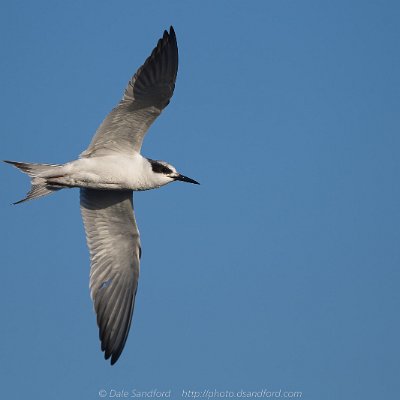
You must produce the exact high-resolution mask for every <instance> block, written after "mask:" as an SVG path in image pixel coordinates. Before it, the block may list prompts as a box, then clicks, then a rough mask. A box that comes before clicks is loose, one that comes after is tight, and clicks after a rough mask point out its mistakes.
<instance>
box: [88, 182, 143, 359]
mask: <svg viewBox="0 0 400 400" xmlns="http://www.w3.org/2000/svg"><path fill="white" fill-rule="evenodd" d="M80 192H81V195H80V202H81V213H82V218H83V223H84V226H85V231H86V240H87V244H88V247H89V252H90V260H91V269H90V293H91V297H92V300H93V303H94V309H95V311H96V314H97V324H98V326H99V330H100V332H99V333H100V340H101V350H102V351H104V353H105V354H104V357H105V359H106V360H107V359H108V358H110V357H111V365H112V364H114V363H115V362H116V361H117V360H118V358H119V356H120V355H121V352H122V350H123V348H124V346H125V342H126V339H127V337H128V332H129V328H130V325H131V319H132V313H133V308H134V304H135V295H136V290H137V286H138V279H139V260H140V254H141V250H140V238H139V231H138V228H137V226H136V221H135V216H134V214H133V203H132V191H117V190H115V191H106V190H94V189H81V190H80Z"/></svg>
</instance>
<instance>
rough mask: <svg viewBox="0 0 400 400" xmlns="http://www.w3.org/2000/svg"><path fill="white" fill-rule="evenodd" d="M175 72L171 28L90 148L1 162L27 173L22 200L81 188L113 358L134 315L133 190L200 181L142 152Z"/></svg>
mask: <svg viewBox="0 0 400 400" xmlns="http://www.w3.org/2000/svg"><path fill="white" fill-rule="evenodd" d="M177 72H178V46H177V42H176V36H175V32H174V29H173V27H172V26H171V27H170V30H169V32H167V31H164V34H163V37H162V38H161V39H159V41H158V43H157V46H156V47H155V48H154V50H153V51H152V53H151V55H150V56H149V57H148V58H147V60H146V61H145V63H144V64H143V65H142V66H141V67H140V68H139V69H138V70H137V72H136V73H135V75H133V77H132V79H131V80H130V81H129V83H128V85H127V87H126V89H125V92H124V95H123V97H122V100H121V101H120V102H119V104H118V105H117V106H116V107H115V108H114V109H113V110H112V111H111V112H110V113H109V114H108V115H107V117H106V118H105V119H104V121H103V122H102V124H101V125H100V127H99V128H98V129H97V131H96V133H95V135H94V137H93V139H92V142H91V143H90V145H89V147H88V148H87V149H86V150H85V151H84V152H83V153H81V154H80V156H79V158H78V159H77V160H75V161H71V162H68V163H66V164H36V163H25V162H16V161H5V162H6V163H9V164H12V165H13V166H15V167H16V168H18V169H20V170H21V171H22V172H24V173H26V174H28V175H29V177H30V178H31V185H32V186H31V190H30V191H29V193H28V194H27V196H26V198H24V199H22V200H20V201H18V202H16V203H14V204H19V203H22V202H25V201H27V200H32V199H37V198H39V197H42V196H45V195H48V194H50V193H53V192H55V191H58V190H60V189H64V188H75V187H77V188H79V189H80V208H81V213H82V218H83V223H84V227H85V232H86V240H87V245H88V248H89V253H90V263H91V268H90V285H89V287H90V295H91V298H92V301H93V304H94V310H95V312H96V315H97V324H98V327H99V336H100V341H101V350H102V351H103V352H104V358H105V359H106V360H108V359H109V358H111V360H110V362H111V365H113V364H115V363H116V362H117V360H118V358H119V357H120V355H121V353H122V350H123V349H124V346H125V343H126V339H127V337H128V332H129V328H130V325H131V321H132V314H133V308H134V305H135V296H136V291H137V287H138V279H139V264H140V257H141V244H140V236H139V230H138V227H137V225H136V221H135V216H134V213H133V191H136V190H138V191H139V190H149V189H154V188H158V187H160V186H163V185H166V184H168V183H171V182H174V181H182V182H189V183H194V184H199V183H198V182H196V181H195V180H193V179H191V178H188V177H187V176H184V175H181V174H180V173H178V172H177V170H176V168H175V167H173V166H172V165H171V164H168V163H166V162H164V161H156V160H153V159H150V158H146V157H143V156H142V155H141V154H140V151H141V147H142V142H143V138H144V136H145V134H146V132H147V130H148V129H149V127H150V125H151V124H152V123H153V122H154V121H155V119H156V118H157V117H158V116H159V115H160V114H161V112H162V110H163V109H164V108H165V107H166V106H167V105H168V104H169V102H170V99H171V97H172V95H173V92H174V88H175V81H176V75H177Z"/></svg>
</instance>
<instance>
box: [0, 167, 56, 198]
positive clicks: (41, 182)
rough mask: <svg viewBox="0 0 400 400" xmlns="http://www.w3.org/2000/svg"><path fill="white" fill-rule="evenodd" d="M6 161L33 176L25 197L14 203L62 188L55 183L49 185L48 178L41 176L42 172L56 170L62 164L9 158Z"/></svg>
mask: <svg viewBox="0 0 400 400" xmlns="http://www.w3.org/2000/svg"><path fill="white" fill-rule="evenodd" d="M4 162H6V163H7V164H11V165H13V166H14V167H16V168H18V169H19V170H21V171H22V172H25V173H26V174H27V175H29V176H30V178H31V185H32V186H31V190H30V191H29V192H28V194H27V195H26V197H25V198H24V199H22V200H20V201H17V202H16V203H13V204H19V203H23V202H24V201H27V200H33V199H37V198H39V197H42V196H46V195H48V194H50V193H53V192H56V191H57V190H60V189H62V186H55V185H54V184H53V185H49V184H48V183H47V180H46V178H43V177H41V176H40V175H41V174H43V175H46V173H47V172H50V171H54V169H55V168H60V167H61V166H62V165H60V164H35V163H23V162H17V161H7V160H4Z"/></svg>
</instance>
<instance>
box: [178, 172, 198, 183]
mask: <svg viewBox="0 0 400 400" xmlns="http://www.w3.org/2000/svg"><path fill="white" fill-rule="evenodd" d="M174 179H175V180H176V181H182V182H189V183H194V184H195V185H200V183H199V182H197V181H195V180H194V179H191V178H188V177H187V176H185V175H181V174H177V175H176V176H175V177H174Z"/></svg>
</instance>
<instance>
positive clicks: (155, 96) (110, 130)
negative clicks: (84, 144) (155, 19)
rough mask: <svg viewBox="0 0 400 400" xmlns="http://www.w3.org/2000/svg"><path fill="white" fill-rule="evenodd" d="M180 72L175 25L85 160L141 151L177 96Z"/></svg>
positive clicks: (130, 86) (99, 132)
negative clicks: (175, 94)
mask: <svg viewBox="0 0 400 400" xmlns="http://www.w3.org/2000/svg"><path fill="white" fill-rule="evenodd" d="M177 72H178V47H177V43H176V36H175V32H174V29H173V28H172V26H171V28H170V31H169V33H168V32H167V31H164V35H163V37H162V38H161V39H160V40H159V41H158V43H157V46H156V47H155V49H154V50H153V52H152V53H151V55H150V57H149V58H148V59H147V60H146V62H145V63H144V64H143V65H142V66H141V67H140V68H139V69H138V70H137V72H136V74H135V75H134V76H133V77H132V79H131V80H130V82H129V83H128V86H127V88H126V89H125V93H124V97H123V98H122V100H121V101H120V103H119V104H118V106H117V107H116V108H114V109H113V110H112V111H111V112H110V114H108V115H107V117H106V119H105V120H104V121H103V123H102V124H101V125H100V127H99V128H98V129H97V132H96V134H95V136H94V137H93V139H92V142H91V143H90V145H89V147H88V149H87V150H85V151H84V152H83V153H82V154H81V157H93V156H101V155H106V154H110V152H118V153H126V154H132V152H133V151H137V152H140V149H141V147H142V142H143V138H144V135H145V134H146V132H147V130H148V129H149V127H150V125H151V124H152V123H153V122H154V120H155V119H156V118H157V117H158V116H159V115H160V113H161V111H162V110H163V109H164V108H165V107H166V106H167V105H168V103H169V101H170V99H171V97H172V94H173V93H174V88H175V80H176V74H177Z"/></svg>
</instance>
